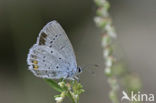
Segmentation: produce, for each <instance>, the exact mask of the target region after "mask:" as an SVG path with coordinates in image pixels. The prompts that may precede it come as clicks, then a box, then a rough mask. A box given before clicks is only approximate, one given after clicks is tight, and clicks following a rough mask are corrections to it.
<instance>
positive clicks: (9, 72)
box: [0, 0, 156, 103]
mask: <svg viewBox="0 0 156 103" xmlns="http://www.w3.org/2000/svg"><path fill="white" fill-rule="evenodd" d="M109 1H110V3H111V11H110V14H111V17H112V19H113V23H114V25H115V28H116V31H117V33H118V40H117V45H119V48H118V49H120V51H119V54H120V55H119V56H121V57H123V58H124V60H125V61H124V62H126V63H127V65H128V68H129V71H131V72H134V73H137V74H138V75H139V76H140V78H141V80H142V82H143V92H144V93H153V94H156V82H155V78H156V75H155V73H156V69H155V63H156V56H155V52H156V46H155V44H156V20H155V18H156V6H155V5H156V0H137V1H136V0H109ZM95 11H96V6H95V5H94V2H93V1H92V0H0V69H1V72H0V103H54V99H53V95H55V94H57V92H55V91H53V90H52V89H51V88H50V87H49V86H48V85H47V84H46V83H45V82H44V81H43V80H42V79H40V78H36V77H35V76H33V74H32V73H31V72H30V71H28V69H27V64H26V58H27V53H28V51H29V48H30V47H31V46H32V45H33V44H34V43H35V42H36V37H37V36H38V33H39V31H40V30H41V29H42V27H43V26H44V25H45V24H46V23H47V22H49V21H51V20H57V21H58V22H59V23H60V24H61V25H62V26H63V28H64V29H65V31H66V33H67V34H68V36H69V38H70V40H71V42H72V44H73V47H74V50H75V53H76V56H77V61H78V64H79V65H81V66H85V65H88V64H98V65H100V66H99V68H100V69H99V70H97V71H96V73H95V74H96V76H91V74H89V73H88V72H84V73H82V74H81V78H80V80H81V82H82V84H83V86H84V89H85V93H83V94H82V95H81V96H80V102H81V103H95V102H96V103H108V102H110V101H109V98H108V91H109V89H110V88H109V86H108V84H107V77H106V76H105V75H104V73H103V68H104V61H103V57H102V56H103V55H102V48H101V34H100V33H101V32H100V30H99V29H98V28H96V26H95V24H94V21H93V18H94V16H95ZM85 71H87V70H85Z"/></svg>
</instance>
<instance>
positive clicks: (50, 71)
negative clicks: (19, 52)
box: [27, 20, 82, 80]
mask: <svg viewBox="0 0 156 103" xmlns="http://www.w3.org/2000/svg"><path fill="white" fill-rule="evenodd" d="M27 63H28V65H29V70H30V71H31V72H32V73H33V74H34V75H35V76H37V77H40V78H47V79H61V78H63V79H70V80H74V79H78V77H77V75H78V74H80V73H81V72H82V69H81V67H78V66H77V62H76V57H75V54H74V50H73V47H72V44H71V42H70V40H69V39H68V37H67V35H66V33H65V31H64V30H63V28H62V27H61V25H60V24H59V23H58V22H57V21H55V20H53V21H51V22H49V23H48V24H46V25H45V26H44V27H43V29H42V30H41V31H40V33H39V36H38V38H37V42H36V44H34V45H33V46H32V47H31V48H30V50H29V53H28V57H27Z"/></svg>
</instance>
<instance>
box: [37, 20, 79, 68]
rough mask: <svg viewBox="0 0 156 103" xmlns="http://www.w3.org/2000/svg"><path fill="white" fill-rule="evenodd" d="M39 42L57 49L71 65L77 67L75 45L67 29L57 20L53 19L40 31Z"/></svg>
mask: <svg viewBox="0 0 156 103" xmlns="http://www.w3.org/2000/svg"><path fill="white" fill-rule="evenodd" d="M37 44H38V45H44V46H48V47H49V48H53V49H55V50H56V51H57V52H59V54H61V55H63V57H64V58H65V60H66V61H67V62H68V63H70V66H71V67H73V68H72V69H75V68H76V67H77V63H76V57H75V54H74V50H73V47H72V45H71V43H70V41H69V39H68V37H67V35H66V33H65V31H64V30H63V28H62V27H61V25H60V24H59V23H58V22H57V21H51V22H49V23H48V24H47V25H45V26H44V27H43V29H42V30H41V31H40V33H39V37H38V39H37Z"/></svg>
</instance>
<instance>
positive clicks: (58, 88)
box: [45, 79, 64, 92]
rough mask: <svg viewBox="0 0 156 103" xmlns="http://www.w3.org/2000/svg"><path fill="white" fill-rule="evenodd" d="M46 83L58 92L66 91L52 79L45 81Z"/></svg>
mask: <svg viewBox="0 0 156 103" xmlns="http://www.w3.org/2000/svg"><path fill="white" fill-rule="evenodd" d="M45 81H46V82H47V83H48V84H49V85H50V87H52V88H53V89H55V90H56V91H58V92H63V91H64V90H63V89H62V88H61V87H60V86H59V85H58V83H57V82H55V81H54V80H52V79H45Z"/></svg>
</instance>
